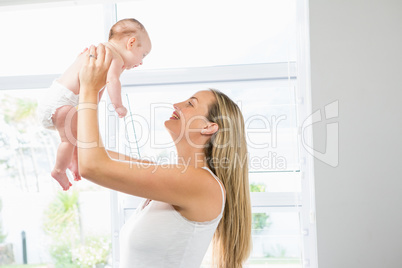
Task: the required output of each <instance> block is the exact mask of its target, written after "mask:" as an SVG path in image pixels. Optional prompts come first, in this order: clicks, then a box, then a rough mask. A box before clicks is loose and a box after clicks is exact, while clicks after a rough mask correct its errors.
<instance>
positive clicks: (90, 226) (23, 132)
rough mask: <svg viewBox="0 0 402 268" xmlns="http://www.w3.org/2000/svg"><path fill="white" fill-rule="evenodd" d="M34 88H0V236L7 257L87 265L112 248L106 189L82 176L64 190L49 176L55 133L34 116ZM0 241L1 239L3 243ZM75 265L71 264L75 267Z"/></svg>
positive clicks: (19, 261) (102, 258)
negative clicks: (9, 250) (10, 251)
mask: <svg viewBox="0 0 402 268" xmlns="http://www.w3.org/2000/svg"><path fill="white" fill-rule="evenodd" d="M44 94H45V90H44V89H39V90H32V89H27V90H13V91H4V90H3V91H0V125H1V127H0V146H1V150H0V185H1V187H0V200H1V205H2V206H1V209H0V240H2V239H1V238H2V237H3V235H5V239H4V242H5V243H6V244H8V245H12V247H13V249H14V251H13V254H12V258H10V261H13V262H15V263H17V264H22V263H23V248H22V236H23V233H24V236H25V238H26V245H27V249H26V252H27V253H28V256H27V257H28V261H29V264H44V265H46V267H47V266H52V267H61V266H60V265H61V264H63V265H65V266H63V267H67V266H68V267H92V265H94V264H96V263H101V262H104V263H107V262H108V261H109V254H110V252H111V239H110V228H111V226H110V202H109V196H110V193H109V191H108V190H106V189H104V188H102V187H99V186H96V185H94V184H92V183H90V182H88V181H87V180H85V179H82V180H81V181H79V182H75V181H73V180H72V176H70V175H69V173H68V172H67V174H68V175H69V178H70V181H71V182H72V183H73V186H72V187H71V188H70V190H68V191H67V192H63V191H62V190H61V187H60V186H59V184H58V183H57V182H56V181H55V180H54V179H53V178H52V177H51V176H50V171H51V170H52V169H53V165H54V161H55V154H56V149H57V146H58V143H59V140H60V139H59V136H58V134H57V132H56V131H49V130H45V129H44V128H43V127H42V126H40V125H39V124H38V123H37V121H36V118H35V113H36V108H37V100H38V98H39V97H42V96H43V95H44ZM2 242H3V241H0V243H2ZM74 265H75V266H74Z"/></svg>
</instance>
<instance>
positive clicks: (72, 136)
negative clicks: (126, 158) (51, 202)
mask: <svg viewBox="0 0 402 268" xmlns="http://www.w3.org/2000/svg"><path fill="white" fill-rule="evenodd" d="M52 119H53V123H54V125H55V127H56V129H57V131H58V132H59V135H60V139H61V143H60V145H59V148H58V149H57V157H56V164H55V166H54V168H53V171H52V173H51V174H52V177H53V178H55V179H56V180H57V181H58V183H59V184H60V185H61V187H63V190H65V191H66V190H68V189H69V188H70V186H71V183H70V182H69V180H68V178H67V175H66V169H67V168H68V167H69V166H70V163H71V160H72V158H73V153H74V147H75V145H76V137H77V111H76V109H75V108H74V107H73V106H69V105H66V106H62V107H60V108H58V109H57V110H56V112H55V114H54V115H53V117H52ZM77 171H78V169H77Z"/></svg>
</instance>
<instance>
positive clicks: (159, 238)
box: [120, 167, 225, 268]
mask: <svg viewBox="0 0 402 268" xmlns="http://www.w3.org/2000/svg"><path fill="white" fill-rule="evenodd" d="M203 168H204V169H206V170H208V171H209V172H210V173H211V174H212V176H213V177H214V178H215V179H216V180H217V181H218V183H219V186H220V187H221V191H222V200H223V202H222V209H221V213H220V214H219V216H218V217H217V218H215V219H214V220H212V221H208V222H195V221H190V220H188V219H186V218H185V217H183V216H182V215H181V214H180V213H179V212H178V211H176V210H175V209H174V207H173V206H172V205H170V204H167V203H164V202H159V201H154V200H153V201H149V200H144V201H143V202H142V203H141V204H140V206H139V207H138V208H137V210H136V211H135V213H134V214H133V215H132V216H131V217H130V218H129V220H128V221H127V222H126V223H125V224H124V226H123V227H122V229H121V231H120V268H138V267H144V268H168V267H171V268H193V267H194V268H199V267H200V266H201V262H202V260H203V258H204V255H205V253H206V251H207V249H208V246H209V244H210V243H211V240H212V237H213V235H214V233H215V230H216V228H217V226H218V224H219V221H220V220H221V218H222V214H223V209H224V207H225V195H224V191H223V187H222V184H221V182H220V181H219V179H218V178H217V177H216V176H215V174H213V173H212V171H211V170H209V169H208V168H206V167H203ZM147 203H148V205H147Z"/></svg>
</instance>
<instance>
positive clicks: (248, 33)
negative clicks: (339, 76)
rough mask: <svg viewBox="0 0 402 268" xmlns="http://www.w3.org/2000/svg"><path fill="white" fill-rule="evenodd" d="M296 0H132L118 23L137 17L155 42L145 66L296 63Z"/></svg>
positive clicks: (125, 4)
mask: <svg viewBox="0 0 402 268" xmlns="http://www.w3.org/2000/svg"><path fill="white" fill-rule="evenodd" d="M295 6H296V5H295V1H294V0H281V1H273V0H247V1H246V0H242V1H212V0H207V1H183V0H181V1H180V0H172V1H161V0H149V1H131V2H122V3H118V4H117V17H118V19H123V18H129V17H134V18H136V19H138V20H139V21H140V22H142V23H143V24H144V26H145V28H146V29H147V31H148V33H149V34H150V37H151V40H152V45H153V48H152V52H151V53H150V54H149V55H148V56H147V58H146V59H145V61H144V65H143V66H142V67H141V68H146V69H147V68H149V69H155V68H175V67H194V66H214V65H232V64H250V63H268V62H288V61H295V60H296V26H295V25H296V16H295V14H296V13H295Z"/></svg>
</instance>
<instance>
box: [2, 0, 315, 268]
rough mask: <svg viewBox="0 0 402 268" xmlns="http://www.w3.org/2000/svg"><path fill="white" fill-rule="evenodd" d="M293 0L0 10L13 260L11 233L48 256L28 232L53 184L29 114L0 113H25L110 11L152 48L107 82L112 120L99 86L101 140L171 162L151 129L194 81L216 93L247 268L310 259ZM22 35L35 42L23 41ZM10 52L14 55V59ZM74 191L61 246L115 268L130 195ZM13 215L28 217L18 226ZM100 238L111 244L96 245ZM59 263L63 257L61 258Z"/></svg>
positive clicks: (159, 131) (303, 90) (105, 23)
mask: <svg viewBox="0 0 402 268" xmlns="http://www.w3.org/2000/svg"><path fill="white" fill-rule="evenodd" d="M78 2H79V1H78ZM178 7H180V8H178ZM306 8H307V4H306V3H305V1H299V0H286V1H278V0H268V1H267V0H264V1H263V0H252V1H247V2H246V1H244V0H243V1H211V0H207V1H203V2H189V1H178V0H170V1H156V0H147V1H130V2H128V1H119V2H118V4H98V5H97V4H92V5H84V4H77V3H75V4H57V5H51V4H46V5H44V6H29V7H25V6H22V7H21V8H20V7H18V8H14V9H13V10H9V9H7V10H1V9H0V12H1V13H0V14H1V16H0V22H1V23H2V25H13V27H3V28H2V29H1V30H0V32H1V34H2V35H3V36H12V37H13V39H12V40H13V42H10V43H4V42H3V43H2V44H1V45H0V46H1V49H0V57H1V58H2V59H3V62H4V63H7V64H3V65H2V67H1V66H0V75H1V76H0V99H1V100H2V101H3V103H6V104H7V105H2V106H1V108H0V109H1V116H0V122H1V126H2V127H1V128H0V139H1V140H0V142H1V145H2V148H6V150H2V152H1V154H0V180H1V183H2V187H1V188H0V198H1V199H2V201H3V202H2V209H1V210H0V238H1V236H2V232H3V233H7V234H8V235H7V237H6V240H5V241H6V242H8V243H12V244H13V245H14V257H15V261H16V263H21V264H22V263H23V260H24V249H23V246H22V241H21V239H22V237H21V232H22V231H25V236H26V241H27V252H28V261H29V263H30V264H40V263H46V264H50V263H53V264H54V263H55V260H54V259H52V258H51V254H50V252H51V251H50V249H51V247H50V245H51V243H52V241H51V240H52V238H51V237H49V236H48V235H47V234H45V233H44V232H43V231H42V230H43V226H44V220H43V217H42V215H45V214H46V213H45V211H47V210H48V208H49V207H50V206H51V205H50V204H51V203H52V202H53V201H54V200H55V198H56V197H55V193H57V192H58V190H57V189H58V188H57V185H55V182H54V181H53V179H52V178H51V177H50V176H49V171H50V169H51V167H52V161H53V160H52V159H54V153H55V147H56V146H57V143H58V136H57V135H56V134H57V133H55V132H51V131H44V130H43V129H41V128H40V127H38V125H35V124H34V123H32V126H31V125H29V124H31V122H30V121H29V120H31V119H29V115H28V117H27V118H28V121H29V123H27V122H25V121H24V123H23V124H22V123H19V122H17V119H16V118H15V117H14V118H11V119H10V118H8V117H7V116H8V114H7V112H6V110H5V109H8V107H9V108H10V109H11V110H10V111H14V110H15V109H17V108H16V107H20V106H18V105H22V106H21V107H24V108H26V107H28V108H29V107H33V109H34V107H35V103H36V100H37V98H38V97H39V96H40V95H41V94H43V92H44V91H43V90H44V88H46V87H48V86H49V85H50V84H51V81H52V80H53V79H55V78H56V77H57V76H58V74H59V73H61V72H62V71H64V69H65V68H66V67H67V66H68V65H69V64H70V63H71V62H72V60H73V59H74V58H75V57H76V55H77V54H78V53H79V52H80V51H82V49H83V48H85V47H87V46H88V45H89V44H96V43H99V42H101V41H103V40H105V39H106V36H107V33H108V30H109V28H110V26H111V25H112V24H113V23H114V22H115V21H116V20H118V19H122V18H125V17H134V18H137V19H138V20H139V21H141V22H142V23H143V24H144V25H145V27H146V28H147V30H148V32H149V34H150V36H151V39H152V45H153V49H152V53H150V54H149V55H148V56H147V57H146V58H145V60H144V65H143V66H141V67H140V68H138V69H136V70H135V71H130V72H126V73H124V74H123V76H122V78H121V81H122V85H123V95H122V96H123V101H124V102H125V103H124V104H125V105H126V107H128V108H129V114H128V116H127V117H126V118H125V119H124V120H122V119H118V118H117V117H116V116H115V114H114V113H113V112H111V111H109V109H108V105H109V101H108V98H107V94H105V95H104V100H102V102H101V103H100V111H99V112H100V115H101V116H100V117H99V118H100V119H101V122H100V124H101V131H102V136H103V138H104V142H105V145H106V146H107V147H108V148H109V149H112V150H113V149H114V150H119V151H121V152H124V153H126V154H131V155H133V156H141V157H143V158H145V157H148V158H152V159H153V160H156V161H170V162H173V161H174V157H175V150H174V146H173V144H172V143H171V140H170V136H169V135H168V134H167V132H166V131H165V129H164V127H163V121H164V120H166V119H167V118H168V117H169V116H170V114H171V111H172V110H171V105H172V104H173V103H175V102H177V101H181V100H183V99H185V98H187V97H189V96H190V95H192V94H193V93H195V92H196V91H198V90H202V89H206V88H217V89H219V90H221V91H223V92H225V93H227V94H228V95H229V96H230V97H231V98H232V99H233V100H235V101H236V102H238V104H239V106H240V107H241V108H242V111H243V114H244V117H245V121H246V127H247V140H248V146H249V153H250V160H252V161H250V189H251V191H252V194H251V198H252V206H253V245H254V249H253V252H252V254H251V256H250V259H249V261H248V267H292V268H296V267H298V268H299V267H317V264H316V255H315V250H316V242H315V222H314V197H313V194H314V192H313V188H312V186H311V178H312V173H311V165H312V162H311V158H310V157H309V156H308V155H304V154H302V153H301V152H300V151H299V146H300V135H301V133H300V130H299V129H300V126H301V124H302V121H303V120H304V118H306V115H307V114H308V113H309V109H310V108H309V91H308V72H307V69H308V65H307V63H308V62H307V61H306V58H308V54H305V53H306V51H308V49H307V48H306V42H304V41H303V40H305V38H306V37H305V36H302V35H303V34H305V33H304V31H305V28H306V25H307V24H306V22H305V20H306V17H305V15H304V14H306V12H305V11H304V10H305V9H306ZM296 14H298V16H299V18H298V19H296V18H297V16H296ZM71 18H74V19H71ZM21 22H24V23H21ZM200 22H202V23H200ZM303 27H304V28H303ZM296 29H297V30H296ZM20 32H25V33H26V35H21V34H18V33H20ZM27 36H28V37H29V38H30V39H31V40H41V42H37V41H36V42H30V45H29V46H24V40H25V38H26V37H27ZM298 42H299V44H298ZM297 44H298V46H297ZM60 51H62V53H60ZM21 58H23V59H24V64H19V62H18V61H16V60H15V59H21ZM55 58H57V61H55V60H54V59H55ZM306 85H307V86H306ZM13 109H14V110H13ZM19 110H22V109H19ZM28 110H29V109H28ZM7 120H8V121H7ZM10 120H14V121H10ZM32 122H33V121H32ZM27 124H28V125H29V128H28V125H27ZM19 128H20V129H21V128H22V130H21V131H20V130H19ZM27 130H29V131H27ZM307 138H308V137H307ZM74 189H75V190H76V192H78V197H77V196H73V195H70V196H69V198H70V200H73V201H74V200H76V201H77V198H78V203H77V202H76V204H78V207H79V210H77V209H72V210H71V213H72V214H70V216H71V215H72V216H71V217H73V218H74V217H75V216H77V217H78V216H79V217H78V219H79V220H78V221H77V220H76V221H72V223H73V227H74V226H77V223H78V225H80V224H81V225H82V226H81V227H78V228H77V227H74V228H75V232H76V233H74V234H75V235H78V237H79V239H78V240H79V241H80V242H79V243H78V244H79V245H80V246H76V247H74V248H73V250H72V251H69V254H75V255H74V256H75V257H74V258H75V259H74V261H75V265H78V266H79V267H85V266H84V264H83V263H84V261H85V260H88V259H90V258H92V259H93V258H95V256H100V255H102V258H103V260H105V259H106V261H104V262H108V263H109V264H110V265H112V266H113V267H116V268H117V267H118V259H119V248H118V234H119V230H120V228H121V226H122V224H124V222H125V220H126V219H127V218H128V217H129V216H130V215H131V213H132V212H133V211H134V210H135V208H136V207H137V206H138V203H139V201H140V199H139V198H136V197H132V196H127V195H125V194H121V193H116V192H112V193H111V194H110V193H109V191H108V190H105V189H102V188H101V187H97V186H95V185H93V184H91V183H88V182H86V181H85V180H83V181H81V182H78V183H74ZM109 195H110V203H109ZM74 198H75V199H74ZM94 200H96V201H95V202H94ZM99 203H100V204H102V205H101V207H102V209H101V210H99ZM27 204H29V205H27ZM94 206H96V209H95V208H94ZM73 208H77V207H74V206H73ZM109 208H111V210H112V215H109ZM16 210H18V211H20V213H15V211H16ZM74 213H75V214H74ZM38 215H39V216H38ZM74 215H75V216H74ZM27 217H30V219H32V220H31V221H30V222H29V223H28V222H27V221H26V218H27ZM99 219H102V220H99ZM16 222H18V224H16ZM99 222H102V223H106V224H102V225H99ZM110 225H111V226H110ZM110 227H111V228H112V235H111V236H110V231H109V230H110V229H109V228H110ZM77 230H78V231H77ZM94 235H95V236H97V238H96V239H94V238H93V237H94ZM105 235H106V238H105V239H104V237H105ZM53 240H54V238H53ZM91 241H92V242H91ZM53 242H54V241H53ZM110 242H112V244H113V249H112V250H109V251H108V252H106V253H105V251H101V249H105V248H106V249H108V246H109V243H110ZM90 243H95V244H96V245H95V244H90ZM35 245H41V246H39V247H38V246H35ZM85 247H91V248H97V249H99V251H98V252H92V253H90V254H86V253H88V252H90V251H89V250H88V248H85ZM67 251H68V250H67ZM108 253H110V254H108ZM109 255H110V256H109ZM67 258H70V260H72V256H71V255H69V256H67ZM86 258H87V259H86ZM209 258H210V252H209V253H208V254H207V256H206V257H205V259H204V264H203V267H208V263H209Z"/></svg>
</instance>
